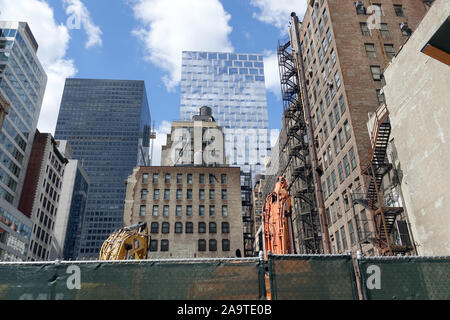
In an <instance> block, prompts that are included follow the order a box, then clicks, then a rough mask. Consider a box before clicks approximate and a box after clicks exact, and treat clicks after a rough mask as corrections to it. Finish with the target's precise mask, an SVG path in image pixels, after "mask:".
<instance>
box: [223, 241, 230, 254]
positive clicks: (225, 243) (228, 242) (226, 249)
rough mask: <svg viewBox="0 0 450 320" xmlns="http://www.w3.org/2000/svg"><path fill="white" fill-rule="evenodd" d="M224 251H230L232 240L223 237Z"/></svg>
mask: <svg viewBox="0 0 450 320" xmlns="http://www.w3.org/2000/svg"><path fill="white" fill-rule="evenodd" d="M222 251H230V240H228V239H222Z"/></svg>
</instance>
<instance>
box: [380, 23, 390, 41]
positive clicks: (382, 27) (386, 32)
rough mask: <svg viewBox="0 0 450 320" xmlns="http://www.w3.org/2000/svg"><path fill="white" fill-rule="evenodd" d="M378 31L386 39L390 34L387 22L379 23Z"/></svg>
mask: <svg viewBox="0 0 450 320" xmlns="http://www.w3.org/2000/svg"><path fill="white" fill-rule="evenodd" d="M380 32H381V37H382V38H383V39H387V38H389V37H390V36H391V35H390V33H389V28H388V25H387V23H381V24H380Z"/></svg>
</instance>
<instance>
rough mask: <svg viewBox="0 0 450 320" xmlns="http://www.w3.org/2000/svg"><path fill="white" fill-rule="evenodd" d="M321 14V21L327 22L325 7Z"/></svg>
mask: <svg viewBox="0 0 450 320" xmlns="http://www.w3.org/2000/svg"><path fill="white" fill-rule="evenodd" d="M322 16H323V22H324V23H327V21H328V14H327V9H325V10H323V12H322Z"/></svg>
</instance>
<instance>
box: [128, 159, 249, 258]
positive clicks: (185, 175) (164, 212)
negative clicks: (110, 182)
mask: <svg viewBox="0 0 450 320" xmlns="http://www.w3.org/2000/svg"><path fill="white" fill-rule="evenodd" d="M139 222H147V225H148V228H149V231H150V236H151V241H150V246H149V255H148V256H149V258H205V257H236V256H242V255H243V244H244V240H243V233H242V230H243V222H242V202H241V186H240V169H239V168H231V167H194V166H177V167H174V166H162V167H137V168H135V169H134V170H133V173H132V174H131V175H130V176H129V177H128V179H127V193H126V199H125V210H124V225H126V226H129V225H133V224H135V223H139Z"/></svg>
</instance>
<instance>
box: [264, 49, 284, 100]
mask: <svg viewBox="0 0 450 320" xmlns="http://www.w3.org/2000/svg"><path fill="white" fill-rule="evenodd" d="M264 76H265V80H266V90H269V91H272V92H273V93H274V94H275V95H276V96H277V97H278V98H281V84H280V71H279V69H278V55H277V53H276V52H273V51H265V52H264Z"/></svg>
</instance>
